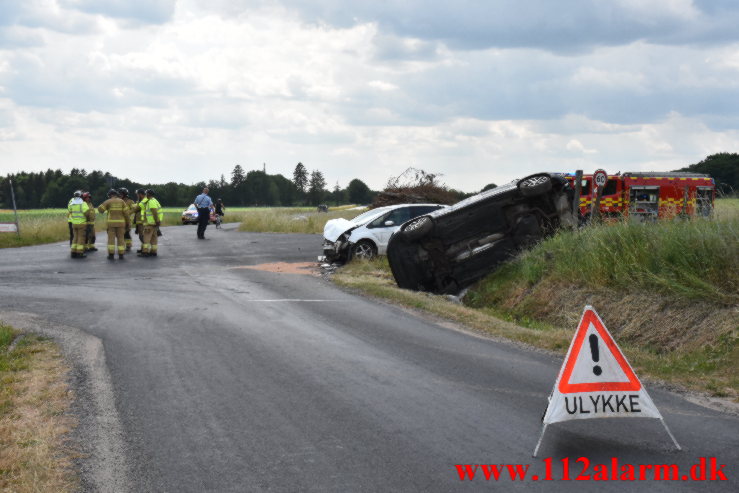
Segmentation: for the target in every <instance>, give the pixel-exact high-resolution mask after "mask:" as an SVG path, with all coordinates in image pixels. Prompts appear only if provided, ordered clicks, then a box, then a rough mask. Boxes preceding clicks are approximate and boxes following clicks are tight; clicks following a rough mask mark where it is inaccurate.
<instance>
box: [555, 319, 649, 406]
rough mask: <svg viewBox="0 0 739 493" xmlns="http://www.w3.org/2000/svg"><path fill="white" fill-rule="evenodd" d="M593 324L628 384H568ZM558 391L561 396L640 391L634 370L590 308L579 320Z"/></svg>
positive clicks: (639, 383) (639, 384)
mask: <svg viewBox="0 0 739 493" xmlns="http://www.w3.org/2000/svg"><path fill="white" fill-rule="evenodd" d="M591 323H592V324H593V326H594V327H595V330H596V331H597V332H598V334H600V337H601V340H602V341H603V342H604V343H605V345H606V347H607V348H608V350H609V351H611V354H613V357H614V358H616V361H617V362H618V364H619V366H620V367H621V370H623V372H624V374H626V377H627V378H628V379H629V381H628V382H592V383H570V377H571V376H572V372H573V370H574V369H575V362H576V361H577V358H578V356H579V355H580V349H582V345H583V341H584V340H585V334H587V332H588V327H590V324H591ZM558 388H559V391H560V393H562V394H573V393H577V392H607V391H638V390H641V382H640V381H639V379H638V378H637V376H636V374H635V373H634V370H632V369H631V365H629V363H628V362H627V361H626V358H625V357H624V355H623V353H621V350H620V349H619V348H618V346H617V345H616V342H615V341H614V340H613V338H612V337H611V334H609V333H608V330H606V328H605V326H604V325H603V322H601V320H600V318H599V317H598V315H597V314H596V313H595V310H593V309H592V308H590V309H587V310H585V313H583V315H582V319H581V320H580V326H579V327H578V328H577V334H576V335H575V340H574V343H573V345H572V351H570V354H569V358H568V359H567V361H566V362H565V365H564V370H563V372H562V377H561V378H560V380H559V385H558Z"/></svg>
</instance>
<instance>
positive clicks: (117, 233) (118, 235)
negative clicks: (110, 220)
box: [108, 225, 126, 255]
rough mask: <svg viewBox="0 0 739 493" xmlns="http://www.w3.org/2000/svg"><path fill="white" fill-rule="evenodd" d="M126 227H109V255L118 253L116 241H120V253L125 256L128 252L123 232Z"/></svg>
mask: <svg viewBox="0 0 739 493" xmlns="http://www.w3.org/2000/svg"><path fill="white" fill-rule="evenodd" d="M125 229H126V227H125V226H123V225H121V226H108V254H113V253H115V252H116V240H118V253H119V254H120V255H123V253H124V252H125V251H126V244H125V240H124V239H123V232H124V231H125Z"/></svg>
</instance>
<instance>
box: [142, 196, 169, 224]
mask: <svg viewBox="0 0 739 493" xmlns="http://www.w3.org/2000/svg"><path fill="white" fill-rule="evenodd" d="M152 209H157V211H158V212H159V214H158V216H159V217H158V218H155V217H154V213H153V211H152ZM161 209H162V206H161V205H160V204H159V201H158V200H157V199H155V198H154V197H152V198H150V199H148V200H147V201H146V204H144V205H143V208H142V218H143V219H142V222H143V223H144V224H146V225H149V226H151V225H153V224H156V223H157V220H159V222H161V221H162V219H163V218H164V212H162V210H161Z"/></svg>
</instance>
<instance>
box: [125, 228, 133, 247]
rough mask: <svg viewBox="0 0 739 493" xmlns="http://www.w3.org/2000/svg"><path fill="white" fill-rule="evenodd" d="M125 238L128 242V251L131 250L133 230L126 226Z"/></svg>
mask: <svg viewBox="0 0 739 493" xmlns="http://www.w3.org/2000/svg"><path fill="white" fill-rule="evenodd" d="M123 240H124V241H125V242H126V251H129V250H130V249H131V245H133V240H131V230H130V229H128V228H126V229H125V233H123Z"/></svg>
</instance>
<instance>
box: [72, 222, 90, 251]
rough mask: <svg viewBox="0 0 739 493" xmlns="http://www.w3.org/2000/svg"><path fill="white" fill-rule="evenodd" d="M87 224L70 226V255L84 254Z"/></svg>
mask: <svg viewBox="0 0 739 493" xmlns="http://www.w3.org/2000/svg"><path fill="white" fill-rule="evenodd" d="M86 230H87V224H72V253H84V252H85V231H86Z"/></svg>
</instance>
